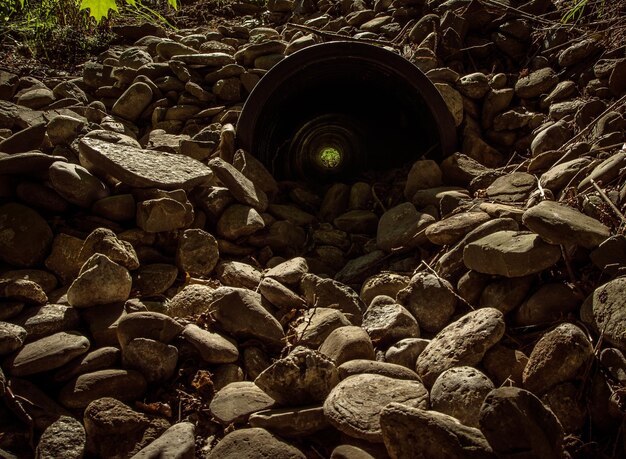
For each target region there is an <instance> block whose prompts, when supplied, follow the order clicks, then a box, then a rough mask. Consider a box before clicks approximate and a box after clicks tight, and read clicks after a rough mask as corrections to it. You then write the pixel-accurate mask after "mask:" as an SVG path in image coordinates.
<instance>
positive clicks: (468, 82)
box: [456, 72, 491, 99]
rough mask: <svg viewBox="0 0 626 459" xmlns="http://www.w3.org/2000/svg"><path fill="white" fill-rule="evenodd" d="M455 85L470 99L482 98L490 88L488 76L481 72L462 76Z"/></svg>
mask: <svg viewBox="0 0 626 459" xmlns="http://www.w3.org/2000/svg"><path fill="white" fill-rule="evenodd" d="M456 86H457V88H458V90H459V92H460V93H461V94H463V95H464V96H466V97H469V98H471V99H482V98H483V97H484V96H485V95H486V94H487V92H488V91H489V90H490V89H491V88H490V86H489V78H487V75H485V74H484V73H481V72H475V73H470V74H468V75H464V76H462V77H461V78H460V79H459V81H458V82H457V84H456Z"/></svg>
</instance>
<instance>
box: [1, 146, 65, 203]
mask: <svg viewBox="0 0 626 459" xmlns="http://www.w3.org/2000/svg"><path fill="white" fill-rule="evenodd" d="M62 161H67V160H66V159H65V158H64V157H63V156H54V155H48V154H45V153H42V152H40V151H37V150H34V151H27V152H24V153H13V154H10V155H0V167H2V172H3V175H4V174H6V175H31V174H33V173H35V172H45V171H46V170H48V168H49V167H50V165H51V164H54V163H56V162H62ZM16 191H17V190H16ZM26 202H27V203H28V202H29V201H26ZM37 204H39V205H41V203H37V202H32V205H37Z"/></svg>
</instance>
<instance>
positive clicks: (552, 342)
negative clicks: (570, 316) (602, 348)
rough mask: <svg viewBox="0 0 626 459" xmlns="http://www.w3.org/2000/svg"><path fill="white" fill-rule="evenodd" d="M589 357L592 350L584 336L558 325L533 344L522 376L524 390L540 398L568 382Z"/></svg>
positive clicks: (581, 333) (571, 326)
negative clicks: (540, 395)
mask: <svg viewBox="0 0 626 459" xmlns="http://www.w3.org/2000/svg"><path fill="white" fill-rule="evenodd" d="M592 355H593V346H592V344H591V342H589V339H588V338H587V336H586V335H585V333H584V332H583V331H582V330H581V329H580V328H579V327H577V326H576V325H574V324H570V323H564V324H561V325H559V326H558V327H556V328H555V329H554V330H552V331H550V332H548V333H546V334H545V335H543V336H542V337H541V339H539V341H538V342H537V344H535V347H534V348H533V351H532V353H531V354H530V357H529V358H528V363H527V364H526V368H525V369H524V373H523V375H522V382H523V384H524V387H525V388H526V389H528V390H530V391H531V392H533V393H534V394H537V395H539V394H542V393H544V392H546V391H547V390H548V389H550V388H552V387H553V386H555V385H557V384H559V383H562V382H566V381H570V380H572V379H574V378H575V377H576V376H577V375H578V374H579V373H580V372H581V371H582V370H581V369H582V367H583V366H584V365H585V364H586V363H587V362H588V360H589V359H590V358H591V356H592Z"/></svg>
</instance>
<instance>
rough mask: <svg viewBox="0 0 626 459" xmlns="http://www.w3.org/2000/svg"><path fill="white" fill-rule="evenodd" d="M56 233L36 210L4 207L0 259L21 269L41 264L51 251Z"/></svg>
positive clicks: (0, 219)
mask: <svg viewBox="0 0 626 459" xmlns="http://www.w3.org/2000/svg"><path fill="white" fill-rule="evenodd" d="M51 244H52V230H51V229H50V227H49V226H48V223H47V222H46V221H45V220H44V219H43V218H42V217H41V216H40V215H39V214H38V213H37V212H35V211H34V210H32V209H31V208H29V207H26V206H23V205H21V204H16V203H7V204H4V205H2V206H0V259H2V260H3V261H4V262H6V263H8V264H10V265H14V266H19V267H33V266H37V265H39V264H40V263H41V262H42V261H43V260H44V258H45V257H46V255H47V254H48V252H49V250H50V245H51Z"/></svg>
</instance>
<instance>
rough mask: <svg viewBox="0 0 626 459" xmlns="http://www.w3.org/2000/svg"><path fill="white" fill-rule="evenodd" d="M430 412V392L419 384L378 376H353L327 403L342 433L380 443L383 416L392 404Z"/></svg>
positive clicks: (328, 413)
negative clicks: (384, 410) (400, 404)
mask: <svg viewBox="0 0 626 459" xmlns="http://www.w3.org/2000/svg"><path fill="white" fill-rule="evenodd" d="M392 402H397V403H402V404H403V405H405V406H408V407H412V408H421V409H428V407H429V402H428V391H427V390H426V388H425V387H424V385H423V384H422V383H421V382H420V381H409V380H402V379H393V378H388V377H386V376H380V375H375V374H361V375H355V376H350V377H349V378H346V379H344V380H343V381H341V382H340V383H339V384H338V385H337V386H335V388H334V389H333V390H332V392H331V393H330V395H329V396H328V397H327V398H326V400H325V401H324V414H325V415H326V417H327V418H328V420H329V421H330V423H331V424H332V425H333V426H334V427H335V428H336V429H338V430H339V431H340V432H342V433H344V434H346V435H349V436H351V437H354V438H360V439H363V440H367V441H369V442H373V443H381V442H382V441H383V434H382V431H381V425H380V414H381V412H382V411H383V408H385V406H387V405H388V404H389V403H392Z"/></svg>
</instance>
